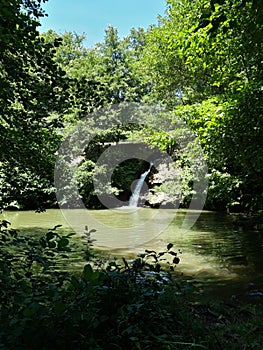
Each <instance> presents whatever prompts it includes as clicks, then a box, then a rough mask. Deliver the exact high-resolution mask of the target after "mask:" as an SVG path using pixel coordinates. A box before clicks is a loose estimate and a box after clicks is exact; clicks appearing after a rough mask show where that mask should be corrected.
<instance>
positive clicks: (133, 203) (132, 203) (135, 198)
mask: <svg viewBox="0 0 263 350" xmlns="http://www.w3.org/2000/svg"><path fill="white" fill-rule="evenodd" d="M151 168H152V164H151V165H150V167H149V169H148V170H147V171H145V172H144V173H143V174H142V175H141V177H140V178H139V180H138V181H137V183H136V186H135V188H134V191H133V193H132V195H131V198H130V200H129V207H137V205H138V201H139V198H140V193H141V189H142V186H143V183H144V180H145V179H146V176H147V175H148V174H149V172H150V171H151Z"/></svg>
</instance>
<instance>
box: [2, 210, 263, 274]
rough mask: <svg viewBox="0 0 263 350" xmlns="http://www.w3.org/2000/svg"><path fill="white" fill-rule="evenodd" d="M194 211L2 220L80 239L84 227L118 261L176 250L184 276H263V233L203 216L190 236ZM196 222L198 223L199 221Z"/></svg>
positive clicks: (24, 214)
mask: <svg viewBox="0 0 263 350" xmlns="http://www.w3.org/2000/svg"><path fill="white" fill-rule="evenodd" d="M186 213H187V215H188V216H189V214H190V215H192V216H193V217H194V218H195V217H196V218H197V217H198V216H199V215H200V213H199V212H196V211H192V212H189V211H186V210H178V211H176V210H164V209H162V210H155V209H145V208H130V207H127V208H121V209H114V210H89V211H87V210H64V211H63V214H62V212H61V211H60V210H59V209H53V210H47V211H46V212H44V213H35V212H32V211H21V212H20V211H17V212H15V211H14V212H4V213H2V214H1V218H3V219H5V220H8V221H10V222H11V223H12V227H14V228H23V229H27V228H28V229H32V228H34V229H35V232H36V233H38V232H42V231H46V230H47V229H50V228H53V227H54V226H55V225H62V226H63V227H64V228H65V229H67V230H69V229H70V225H69V223H68V222H70V223H71V225H72V226H73V227H74V230H75V231H76V232H77V233H79V234H81V233H82V232H83V230H84V227H85V226H86V225H88V227H89V228H90V229H96V230H97V232H96V233H94V234H93V237H92V238H93V239H95V240H96V241H95V242H94V247H95V248H96V249H99V250H101V251H106V252H107V253H111V254H112V255H116V256H126V257H129V256H130V257H132V256H134V255H136V254H139V253H143V252H144V250H145V249H153V250H156V251H157V252H158V251H162V250H163V249H165V247H166V245H167V244H168V243H173V244H174V251H177V250H178V249H180V251H181V252H182V254H181V253H178V256H179V258H180V264H179V265H178V266H177V268H176V269H177V271H180V272H182V273H184V274H185V275H188V274H189V275H194V276H196V277H204V278H218V279H237V280H239V279H247V278H249V277H251V276H253V277H255V278H256V277H257V276H262V275H263V268H262V265H263V258H262V255H263V254H262V252H263V238H262V234H260V233H255V232H253V233H251V232H243V231H238V232H237V231H236V229H235V228H234V227H233V226H232V223H231V221H230V220H229V217H227V216H223V215H222V214H217V213H213V212H202V213H201V215H200V216H199V218H198V220H197V222H196V223H195V224H194V226H193V227H192V228H191V230H189V231H187V232H185V231H184V230H183V229H182V224H183V222H184V218H185V215H186ZM196 218H195V219H196Z"/></svg>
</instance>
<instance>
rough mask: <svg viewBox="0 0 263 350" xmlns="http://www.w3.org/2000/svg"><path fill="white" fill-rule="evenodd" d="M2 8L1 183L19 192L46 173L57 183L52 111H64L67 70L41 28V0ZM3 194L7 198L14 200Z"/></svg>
mask: <svg viewBox="0 0 263 350" xmlns="http://www.w3.org/2000/svg"><path fill="white" fill-rule="evenodd" d="M0 8H1V10H0V11H1V16H0V41H1V43H0V44H1V45H0V47H1V49H0V66H1V70H0V142H1V145H2V149H1V155H0V166H1V171H2V173H1V179H2V180H3V179H4V180H3V181H1V183H2V184H3V183H4V186H5V185H6V186H7V185H8V183H9V185H10V186H9V188H12V191H11V192H12V193H13V192H15V193H17V189H18V188H19V182H21V183H23V185H21V188H22V187H23V188H24V187H25V186H24V184H25V183H26V182H27V181H26V178H28V179H31V180H32V181H31V185H32V186H33V187H34V186H36V187H37V186H38V185H36V183H38V182H39V179H40V177H41V178H45V179H46V180H47V181H48V182H49V184H51V183H52V164H53V159H54V153H55V149H56V148H57V146H58V137H57V136H56V135H55V133H53V132H52V129H53V127H54V126H56V125H58V123H59V120H58V119H57V118H51V117H50V115H51V114H52V113H53V112H62V110H61V109H62V108H63V104H62V100H63V97H64V96H63V94H62V91H63V72H62V71H61V70H60V69H58V67H57V65H56V64H55V62H54V61H53V49H54V47H53V45H50V44H45V43H44V42H43V40H42V39H41V38H40V36H39V33H38V31H37V27H38V25H39V18H40V17H41V16H43V15H44V14H43V11H42V9H41V1H30V0H11V1H6V0H0ZM25 174H26V175H25ZM20 175H21V176H22V177H23V181H22V179H21V176H20ZM29 182H30V180H29ZM31 185H30V186H31ZM39 185H40V184H39ZM42 185H43V184H42ZM42 185H40V187H41V186H42ZM30 186H28V187H30ZM15 187H16V190H15ZM5 189H6V188H5ZM11 192H10V191H9V192H8V193H9V195H10V196H11ZM3 193H5V191H3V189H2V196H1V197H2V202H5V201H10V198H9V199H8V200H7V197H8V195H4V194H3ZM21 196H22V197H23V195H22V194H21ZM24 197H25V193H24ZM3 205H4V204H3Z"/></svg>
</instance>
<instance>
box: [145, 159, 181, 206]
mask: <svg viewBox="0 0 263 350" xmlns="http://www.w3.org/2000/svg"><path fill="white" fill-rule="evenodd" d="M180 179H181V171H180V169H177V168H176V167H175V166H174V165H173V164H171V163H168V162H167V161H160V162H159V164H158V165H157V166H154V167H153V170H152V172H151V174H150V176H149V180H148V182H149V188H150V189H149V193H148V196H147V200H146V203H147V205H149V206H150V207H152V208H159V207H160V206H161V207H166V208H167V207H168V208H174V207H176V206H178V203H179V198H180V188H181V186H180Z"/></svg>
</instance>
